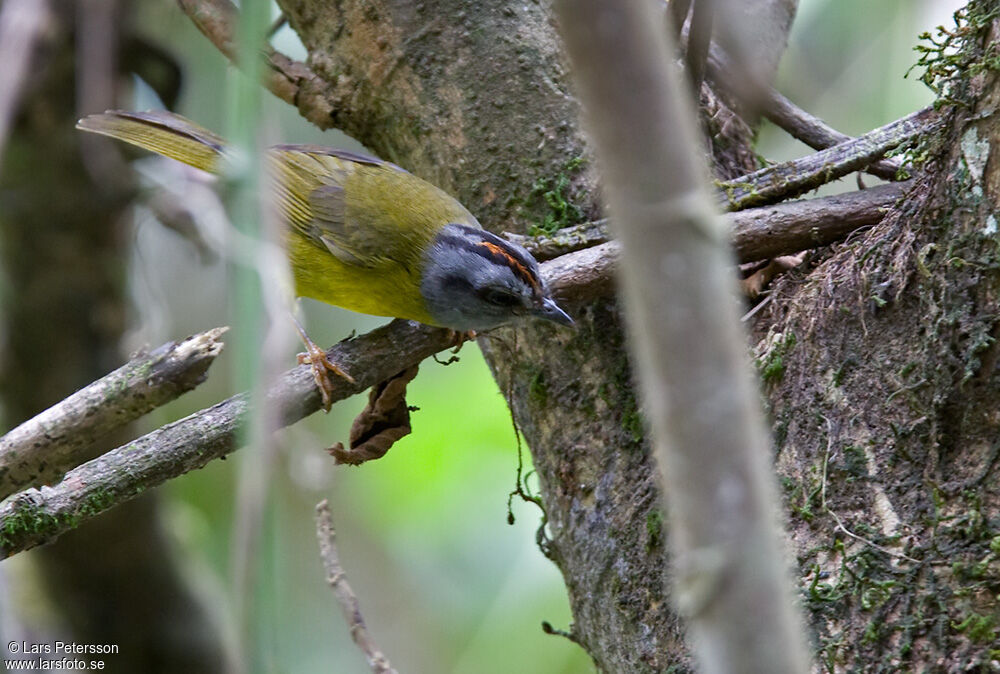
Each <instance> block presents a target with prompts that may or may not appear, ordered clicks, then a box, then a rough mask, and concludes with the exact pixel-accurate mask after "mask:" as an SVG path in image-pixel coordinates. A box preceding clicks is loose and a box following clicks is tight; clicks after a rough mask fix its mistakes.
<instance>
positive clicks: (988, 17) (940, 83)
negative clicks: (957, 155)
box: [907, 0, 1000, 103]
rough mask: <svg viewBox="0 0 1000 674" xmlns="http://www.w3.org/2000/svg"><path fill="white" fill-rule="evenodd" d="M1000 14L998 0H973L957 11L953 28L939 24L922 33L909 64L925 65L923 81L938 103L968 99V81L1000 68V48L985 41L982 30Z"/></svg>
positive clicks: (923, 67)
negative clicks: (920, 42) (935, 27)
mask: <svg viewBox="0 0 1000 674" xmlns="http://www.w3.org/2000/svg"><path fill="white" fill-rule="evenodd" d="M997 16H1000V8H998V7H997V6H996V3H994V2H989V1H988V0H984V1H981V2H970V3H969V4H968V5H967V6H965V7H963V8H962V9H959V10H958V11H957V12H955V14H954V19H955V27H954V28H953V29H948V28H945V27H944V26H938V28H937V30H936V31H935V32H934V33H933V34H931V33H930V32H925V33H921V35H920V39H921V40H922V41H923V44H918V45H917V46H916V47H914V51H916V52H917V53H918V54H919V57H918V59H917V62H916V63H914V64H913V66H911V67H910V70H909V71H907V75H909V73H910V72H911V71H912V70H913V69H914V68H922V69H923V73H922V74H921V75H920V81H921V82H923V83H924V84H926V85H927V86H928V87H929V88H930V89H931V91H933V92H934V93H935V94H937V96H938V102H939V103H949V102H952V103H967V102H968V101H967V100H966V99H967V98H968V92H967V88H968V82H969V81H970V80H972V78H973V77H974V76H975V75H977V74H979V73H982V72H985V71H989V70H998V69H1000V52H998V50H997V45H996V44H995V43H993V42H989V43H987V44H986V45H985V46H984V45H983V42H984V41H983V40H982V39H981V38H982V34H983V33H984V31H986V30H988V29H989V26H990V24H991V23H992V22H993V20H994V19H995V18H996V17H997Z"/></svg>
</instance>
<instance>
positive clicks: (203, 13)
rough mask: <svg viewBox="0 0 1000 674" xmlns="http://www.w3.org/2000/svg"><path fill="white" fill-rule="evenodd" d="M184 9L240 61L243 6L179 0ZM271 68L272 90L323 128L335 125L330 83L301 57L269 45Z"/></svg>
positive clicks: (267, 81)
mask: <svg viewBox="0 0 1000 674" xmlns="http://www.w3.org/2000/svg"><path fill="white" fill-rule="evenodd" d="M177 4H178V5H180V8H181V10H183V12H184V13H185V14H187V15H188V17H189V18H190V19H191V21H192V22H193V23H194V25H195V26H196V27H197V28H198V30H200V31H201V32H202V34H203V35H204V36H205V37H207V38H208V39H209V41H211V43H212V44H214V45H215V46H216V48H217V49H218V50H219V51H220V52H222V53H223V54H224V55H225V57H226V58H228V59H229V60H230V61H231V62H232V63H233V64H234V65H239V64H238V62H237V57H236V56H237V48H236V44H237V41H236V26H237V25H238V24H239V10H238V9H237V8H236V6H235V5H233V3H232V2H230V0H177ZM263 54H264V59H265V61H266V62H267V70H266V72H265V74H264V78H263V84H264V86H265V87H267V89H268V91H270V92H271V93H272V94H274V95H275V96H277V97H278V98H280V99H281V100H283V101H285V102H286V103H288V104H289V105H293V106H295V107H296V108H298V110H299V113H300V114H301V115H302V116H303V117H305V118H306V119H307V120H309V121H310V122H312V123H313V124H315V125H316V126H317V127H319V128H320V129H329V128H331V127H332V126H333V116H334V113H335V112H336V110H335V107H336V106H335V105H334V104H333V103H331V101H330V100H329V98H328V96H327V93H326V92H327V91H328V89H329V84H328V83H327V82H325V81H324V80H323V79H322V78H320V77H319V75H317V74H316V73H314V72H313V71H312V69H311V68H310V67H309V66H307V65H306V64H305V63H302V62H301V61H296V60H295V59H292V58H289V57H288V56H285V55H284V54H282V53H281V52H279V51H277V50H275V49H273V48H272V47H270V46H269V45H266V46H265V47H264V49H263Z"/></svg>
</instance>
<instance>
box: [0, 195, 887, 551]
mask: <svg viewBox="0 0 1000 674" xmlns="http://www.w3.org/2000/svg"><path fill="white" fill-rule="evenodd" d="M905 189H906V185H905V184H895V185H885V186H881V187H878V188H874V189H871V190H866V191H864V192H858V193H855V194H850V195H841V196H839V197H829V198H824V199H812V200H807V201H801V202H794V203H791V204H781V205H779V206H774V207H770V208H767V209H755V210H753V211H747V212H745V213H741V214H738V215H730V216H729V217H730V218H734V217H739V218H744V219H745V221H744V222H743V224H741V225H740V226H739V227H738V230H737V233H736V236H735V242H736V247H737V250H738V251H740V255H741V256H745V255H750V256H757V255H762V256H766V255H771V254H780V253H781V252H789V251H795V250H800V249H801V248H802V247H803V246H806V247H808V246H815V245H820V244H821V243H824V242H828V238H829V237H832V236H834V235H836V236H842V235H843V234H844V233H846V229H847V228H852V227H853V228H857V227H860V226H863V225H867V224H874V223H875V222H878V220H879V219H881V217H882V212H883V210H884V209H886V208H888V207H890V206H891V205H892V204H893V203H895V201H896V200H897V199H898V198H899V197H900V196H901V195H902V194H903V191H904V190H905ZM765 214H770V215H765ZM772 224H773V226H770V225H772ZM741 232H742V233H741ZM782 241H788V242H790V243H787V244H785V245H784V246H782V245H781V242H782ZM618 256H619V246H618V244H617V243H616V242H613V241H612V242H608V243H605V244H603V245H600V246H594V247H591V248H586V249H584V250H580V251H576V252H573V253H569V254H567V255H563V256H561V257H558V258H556V259H554V260H550V261H548V262H545V263H543V264H542V276H543V277H544V278H545V281H546V283H547V284H548V286H549V288H550V289H551V290H552V292H553V295H555V297H556V298H557V299H559V300H561V301H565V302H567V303H568V304H569V305H570V306H579V305H580V304H582V303H585V302H588V301H591V300H593V299H594V298H597V297H607V296H608V295H610V294H612V293H613V292H614V289H615V284H614V273H615V267H616V264H617V260H618ZM453 345H454V336H453V335H452V334H450V332H449V331H447V330H442V329H438V328H430V327H427V326H421V325H416V324H413V323H409V322H407V321H394V322H392V323H390V324H389V325H387V326H385V327H383V328H379V329H378V330H375V331H373V332H371V333H369V334H367V335H364V336H362V337H359V338H357V339H354V340H349V341H345V342H341V343H340V344H338V345H336V346H335V347H333V349H331V350H330V351H329V355H330V358H331V359H332V360H333V361H334V362H337V363H340V364H341V365H343V366H345V368H346V369H348V370H349V371H350V372H352V373H354V375H355V377H356V383H355V384H349V383H348V382H347V381H346V380H343V379H337V380H335V381H334V382H333V383H334V385H335V390H334V393H333V396H332V397H333V399H334V400H341V399H343V398H346V397H348V396H350V395H353V394H355V393H360V392H361V391H363V390H365V389H366V388H369V387H371V386H373V385H375V384H377V383H379V382H382V381H385V380H387V379H389V378H391V377H393V376H395V375H396V374H397V373H399V372H401V371H403V370H406V369H408V368H410V367H412V366H414V365H416V364H418V363H419V362H420V361H422V360H423V359H424V358H426V357H428V356H430V355H432V354H434V353H437V352H439V351H443V350H445V349H447V348H450V347H452V346H453ZM247 400H248V398H247V396H246V394H240V395H237V396H233V397H232V398H229V399H228V400H225V401H223V402H221V403H219V404H217V405H215V406H213V407H211V408H208V409H205V410H202V411H200V412H197V413H195V414H193V415H191V416H189V417H187V418H185V419H181V420H180V421H176V422H174V423H172V424H169V425H167V426H164V427H162V428H160V429H157V430H155V431H153V432H151V433H149V434H147V435H145V436H143V437H141V438H138V439H137V440H134V441H132V442H130V443H128V444H126V445H123V446H121V447H119V448H117V449H114V450H112V451H110V452H108V453H107V454H105V455H103V456H101V457H98V458H97V459H94V460H93V461H90V462H88V463H85V464H83V465H81V466H79V467H77V468H75V469H73V470H71V471H69V472H68V473H67V474H66V476H65V477H64V478H63V481H62V482H60V483H59V484H57V485H55V486H53V487H42V488H41V489H29V490H27V491H24V492H21V493H19V494H17V495H15V496H13V497H11V498H10V499H8V500H7V501H6V502H5V503H3V504H2V505H0V558H2V557H7V556H10V555H12V554H14V553H16V552H20V551H21V550H26V549H28V548H31V547H34V546H36V545H39V544H41V543H44V542H46V541H48V540H50V539H52V538H55V537H56V536H58V535H59V534H61V533H63V532H65V531H67V530H69V529H72V528H74V527H76V526H78V525H79V524H80V523H82V522H83V521H85V520H86V519H88V518H90V517H94V516H95V515H98V514H100V513H101V512H103V511H105V510H107V509H109V508H112V507H114V506H115V505H118V504H119V503H123V502H125V501H127V500H129V499H131V498H134V497H135V496H137V495H138V494H140V493H141V492H143V491H145V490H146V489H149V488H152V487H155V486H157V485H159V484H162V483H163V482H165V481H166V480H169V479H171V478H174V477H177V476H179V475H182V474H183V473H186V472H188V471H190V470H194V469H195V468H200V467H202V466H204V465H205V464H206V463H208V462H209V461H211V460H212V459H216V458H219V457H223V456H225V455H226V454H228V453H230V452H232V451H234V450H235V449H237V448H238V446H239V445H238V440H237V438H238V437H239V430H240V429H241V428H242V425H243V424H244V422H245V420H246V419H247V408H248V402H247ZM265 404H266V405H268V406H269V407H271V408H272V409H276V410H277V414H276V418H277V420H278V423H279V425H280V426H287V425H289V424H293V423H295V422H296V421H298V420H299V419H301V418H303V417H305V416H307V415H309V414H312V413H313V412H315V411H316V410H318V409H319V407H320V397H319V393H318V392H317V390H316V387H315V383H314V380H313V377H312V373H311V371H310V369H309V368H308V367H307V366H302V367H299V368H296V369H294V370H290V371H289V372H286V373H285V374H284V375H282V377H281V378H280V379H279V380H278V381H277V383H276V384H275V385H274V386H273V387H272V388H271V390H270V391H269V392H268V394H267V397H266V403H265Z"/></svg>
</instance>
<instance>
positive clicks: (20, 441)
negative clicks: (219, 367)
mask: <svg viewBox="0 0 1000 674" xmlns="http://www.w3.org/2000/svg"><path fill="white" fill-rule="evenodd" d="M227 329H228V328H215V329H213V330H209V331H207V332H202V333H200V334H197V335H194V336H192V337H188V338H187V339H185V340H183V341H181V342H169V343H167V344H164V345H163V346H161V347H159V348H158V349H156V350H154V351H152V352H150V353H142V354H139V355H137V356H135V357H134V358H133V359H132V360H130V361H129V362H128V363H126V364H125V365H123V366H122V367H120V368H118V369H117V370H115V371H114V372H112V373H111V374H109V375H107V376H105V377H103V378H101V379H98V380H97V381H95V382H94V383H92V384H90V385H89V386H87V387H85V388H82V389H80V390H79V391H77V392H76V393H74V394H73V395H71V396H70V397H68V398H66V399H64V400H62V401H61V402H59V403H57V404H56V405H53V406H52V407H50V408H49V409H47V410H45V411H44V412H42V413H41V414H39V415H37V416H35V417H33V418H31V419H29V420H28V421H25V422H24V423H23V424H21V425H20V426H18V427H17V428H15V429H13V430H12V431H10V432H9V433H7V434H6V435H4V436H3V437H0V500H3V499H5V498H7V497H8V496H10V495H11V494H13V493H14V492H15V491H17V490H18V489H22V488H24V487H25V486H28V485H33V484H39V483H41V482H45V481H48V480H50V479H53V478H56V477H58V476H59V474H60V473H61V472H62V471H63V470H65V469H66V468H69V467H71V466H75V465H77V464H79V463H80V461H82V460H83V458H84V457H83V455H84V454H85V452H86V450H87V449H88V448H89V447H90V445H91V444H92V443H93V442H94V441H95V440H98V439H99V438H101V437H103V436H105V435H107V434H108V433H110V432H111V431H113V430H115V429H117V428H121V427H122V426H124V425H125V424H128V423H129V422H131V421H133V420H135V419H138V418H139V417H141V416H142V415H143V414H146V413H147V412H149V411H150V410H153V409H155V408H157V407H159V406H161V405H164V404H166V403H168V402H170V401H171V400H173V399H175V398H177V397H178V396H180V395H181V394H183V393H186V392H187V391H190V390H191V389H193V388H195V387H196V386H198V385H199V384H201V383H202V382H203V381H205V376H206V373H207V372H208V368H209V366H210V365H211V364H212V362H213V361H214V360H215V357H216V356H217V355H219V353H220V352H221V351H222V347H223V343H222V342H221V341H220V337H221V336H222V334H223V333H224V332H225V331H226V330H227Z"/></svg>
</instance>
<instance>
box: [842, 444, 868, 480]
mask: <svg viewBox="0 0 1000 674" xmlns="http://www.w3.org/2000/svg"><path fill="white" fill-rule="evenodd" d="M844 468H845V470H846V471H847V473H848V474H849V475H850V476H851V477H854V478H858V477H868V459H867V457H866V456H865V450H863V449H862V448H861V447H855V446H854V445H848V446H847V447H844Z"/></svg>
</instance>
